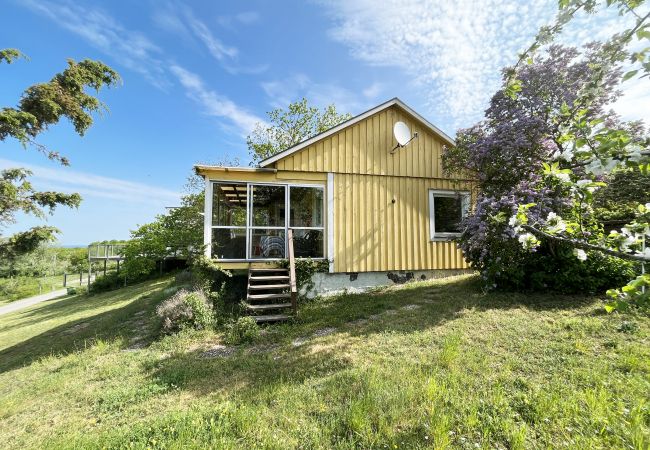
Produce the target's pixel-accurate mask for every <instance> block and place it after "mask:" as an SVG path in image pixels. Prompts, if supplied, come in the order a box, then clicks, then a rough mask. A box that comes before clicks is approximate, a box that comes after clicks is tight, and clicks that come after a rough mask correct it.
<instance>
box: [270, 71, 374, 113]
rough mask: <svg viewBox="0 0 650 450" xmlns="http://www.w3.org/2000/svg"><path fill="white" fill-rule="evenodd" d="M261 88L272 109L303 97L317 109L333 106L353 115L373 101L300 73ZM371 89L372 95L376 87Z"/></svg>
mask: <svg viewBox="0 0 650 450" xmlns="http://www.w3.org/2000/svg"><path fill="white" fill-rule="evenodd" d="M261 86H262V89H263V90H264V92H265V93H266V95H267V96H268V98H269V104H270V105H271V106H272V107H274V108H286V106H287V105H288V104H289V103H291V102H295V101H297V100H300V99H301V98H303V97H304V98H306V99H308V100H309V103H310V104H312V105H314V106H317V107H319V108H322V107H325V106H327V105H330V104H335V105H336V108H337V110H338V111H339V112H341V113H345V112H350V113H353V114H354V113H357V112H359V111H361V110H364V109H367V108H368V106H369V104H374V102H373V101H372V100H374V99H373V98H371V97H368V96H365V95H360V94H359V93H356V92H353V91H351V90H349V89H346V88H344V87H341V86H339V85H336V84H332V83H317V82H314V81H312V80H311V78H309V77H308V76H307V75H305V74H302V73H298V74H294V75H292V76H290V77H288V78H285V79H280V80H272V81H266V82H263V83H262V84H261ZM371 88H372V90H371V91H370V93H371V94H372V93H373V91H374V90H376V89H377V87H372V86H371Z"/></svg>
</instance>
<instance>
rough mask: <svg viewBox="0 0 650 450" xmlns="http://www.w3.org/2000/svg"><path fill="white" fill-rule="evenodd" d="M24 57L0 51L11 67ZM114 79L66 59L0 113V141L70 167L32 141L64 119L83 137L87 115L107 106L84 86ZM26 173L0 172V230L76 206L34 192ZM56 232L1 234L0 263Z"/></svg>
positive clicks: (104, 69)
mask: <svg viewBox="0 0 650 450" xmlns="http://www.w3.org/2000/svg"><path fill="white" fill-rule="evenodd" d="M20 58H25V56H24V55H23V54H22V53H21V52H20V51H19V50H16V49H4V50H0V63H2V62H5V63H7V64H11V63H13V62H15V61H16V60H17V59H20ZM118 82H119V75H118V74H117V73H116V72H115V71H113V69H111V68H110V67H108V66H106V65H105V64H103V63H101V62H99V61H92V60H89V59H86V60H83V61H81V62H75V61H73V60H68V67H67V68H66V69H65V70H64V71H63V72H61V73H58V74H56V75H55V76H54V77H53V78H52V79H51V80H50V81H48V82H45V83H39V84H35V85H33V86H30V87H28V88H27V89H26V90H25V91H24V92H23V95H22V97H21V99H20V101H19V102H18V105H17V106H16V107H3V108H2V109H0V141H5V140H7V139H9V138H13V139H16V140H18V141H19V142H20V143H21V144H22V145H23V146H24V147H27V146H31V147H33V148H36V149H37V150H38V151H40V152H41V153H43V154H45V155H46V156H47V157H48V158H49V159H52V160H55V161H58V162H59V163H61V164H62V165H66V166H67V165H69V161H68V159H67V158H65V157H64V156H62V155H61V154H60V153H59V152H58V151H54V150H51V149H48V148H46V147H45V146H43V145H41V144H39V143H38V142H37V141H36V138H37V137H38V136H39V135H40V134H41V133H43V132H44V131H46V130H47V129H48V127H49V126H51V125H54V124H56V123H58V122H59V121H61V120H62V119H64V118H67V119H68V120H70V122H72V124H73V126H74V128H75V131H76V132H77V133H78V134H79V135H80V136H83V135H84V133H85V132H86V131H87V130H88V128H90V126H91V125H92V123H93V117H92V114H94V113H101V112H102V111H104V110H106V107H105V105H104V104H103V103H101V102H100V101H99V100H98V99H97V98H96V97H94V96H92V95H90V94H87V93H86V88H92V89H94V90H95V92H98V91H99V90H100V89H101V88H102V87H104V86H114V85H116V84H117V83H118ZM30 175H31V172H30V171H29V170H26V169H23V168H11V169H6V170H3V171H2V172H0V230H1V229H2V228H3V227H6V226H7V225H8V224H11V223H15V215H16V213H18V212H24V213H26V214H32V215H35V216H37V217H43V216H44V215H45V214H46V213H52V212H53V211H54V209H55V208H57V207H58V206H67V207H77V206H79V204H80V202H81V197H80V196H79V194H65V193H61V192H49V191H48V192H39V191H36V190H35V189H34V188H33V187H32V185H31V183H30V182H29V180H28V178H29V176H30ZM57 232H58V230H57V229H56V228H54V227H49V226H39V227H34V228H31V229H30V230H27V231H23V232H20V233H16V234H14V235H13V236H10V237H8V238H3V237H2V235H1V234H0V259H6V260H15V258H17V257H18V256H19V255H22V254H25V253H28V252H30V251H33V250H34V249H36V248H37V247H38V246H39V245H41V244H43V243H45V242H48V241H52V240H54V236H55V234H56V233H57Z"/></svg>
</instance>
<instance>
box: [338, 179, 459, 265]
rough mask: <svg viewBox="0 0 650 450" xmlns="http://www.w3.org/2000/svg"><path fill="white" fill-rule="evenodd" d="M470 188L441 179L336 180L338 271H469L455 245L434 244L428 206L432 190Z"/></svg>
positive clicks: (452, 243)
mask: <svg viewBox="0 0 650 450" xmlns="http://www.w3.org/2000/svg"><path fill="white" fill-rule="evenodd" d="M466 188H468V186H459V185H458V183H456V182H453V181H451V180H441V179H438V180H436V179H424V178H407V177H395V176H376V175H359V174H337V175H335V177H334V208H335V210H334V229H335V236H336V237H337V241H336V247H335V248H336V250H335V252H336V254H335V255H333V257H334V270H335V271H336V272H365V271H386V270H427V269H466V268H468V267H469V266H468V265H467V263H466V262H465V261H464V259H463V256H462V253H461V251H460V250H458V249H457V248H456V244H455V242H451V241H444V242H440V241H438V242H432V241H431V239H430V235H429V204H428V203H429V198H428V191H429V189H452V190H453V189H466ZM393 199H395V203H393Z"/></svg>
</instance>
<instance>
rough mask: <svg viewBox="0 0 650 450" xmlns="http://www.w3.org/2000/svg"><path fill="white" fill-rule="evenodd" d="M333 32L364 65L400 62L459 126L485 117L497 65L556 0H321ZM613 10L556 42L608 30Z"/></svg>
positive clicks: (510, 59)
mask: <svg viewBox="0 0 650 450" xmlns="http://www.w3.org/2000/svg"><path fill="white" fill-rule="evenodd" d="M320 3H322V4H323V5H324V6H325V9H326V11H327V12H328V13H329V14H330V16H331V18H332V21H333V25H332V27H331V29H330V32H329V34H330V36H331V38H332V39H334V40H336V41H338V42H341V43H343V44H345V45H346V46H348V48H349V50H350V53H351V54H352V56H353V57H355V58H357V59H359V60H361V61H364V62H366V63H367V64H369V65H376V66H387V67H397V68H399V69H401V71H403V73H405V74H406V75H408V76H409V77H411V78H412V79H413V80H414V89H415V90H416V91H417V92H418V93H419V94H421V95H422V96H423V97H424V98H425V104H426V105H427V106H428V108H429V110H430V112H431V113H433V114H434V115H435V116H438V117H445V118H447V117H451V120H450V122H451V123H452V124H453V125H454V126H456V127H461V126H462V127H465V126H469V125H471V124H472V123H474V122H475V121H477V120H479V119H480V118H481V117H482V116H483V111H484V110H485V108H486V107H487V105H488V102H489V99H490V97H491V95H492V94H493V93H494V91H496V89H497V88H498V87H499V86H500V80H501V69H502V68H503V67H504V66H507V65H511V64H513V63H514V62H515V61H516V58H517V55H518V53H519V52H521V51H522V50H523V49H524V48H526V47H527V46H528V45H529V44H530V43H531V42H532V39H533V37H534V35H535V34H536V33H537V31H538V29H539V27H540V26H541V25H544V24H546V23H549V22H550V21H552V20H553V18H554V16H555V14H556V12H557V2H556V1H554V0H535V1H530V2H526V5H525V6H524V5H523V4H522V3H521V2H520V1H519V0H468V1H463V2H458V1H456V0H424V1H420V0H389V1H386V2H382V4H381V7H377V4H376V2H375V1H373V0H322V1H321V2H320ZM618 20H621V19H620V18H617V16H616V11H615V10H614V8H612V11H608V12H607V13H606V14H605V18H603V17H602V16H598V17H596V16H589V15H585V16H580V17H579V18H578V19H577V20H575V21H574V22H573V23H572V24H571V25H570V26H569V27H567V30H566V32H565V33H564V35H563V37H562V40H561V42H563V43H568V44H572V45H581V44H583V43H585V42H587V41H590V40H594V39H599V38H600V39H602V38H603V37H606V36H608V35H609V34H611V32H612V31H611V28H610V26H611V25H612V24H613V23H615V22H616V21H618Z"/></svg>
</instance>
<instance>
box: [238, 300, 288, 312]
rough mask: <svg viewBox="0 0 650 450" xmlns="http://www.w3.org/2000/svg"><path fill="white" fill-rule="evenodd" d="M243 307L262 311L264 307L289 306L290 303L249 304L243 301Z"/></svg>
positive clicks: (279, 307) (277, 307) (278, 307)
mask: <svg viewBox="0 0 650 450" xmlns="http://www.w3.org/2000/svg"><path fill="white" fill-rule="evenodd" d="M244 307H245V308H246V309H250V310H251V311H264V310H265V309H281V308H291V303H264V304H261V305H251V304H249V303H246V302H244Z"/></svg>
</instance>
